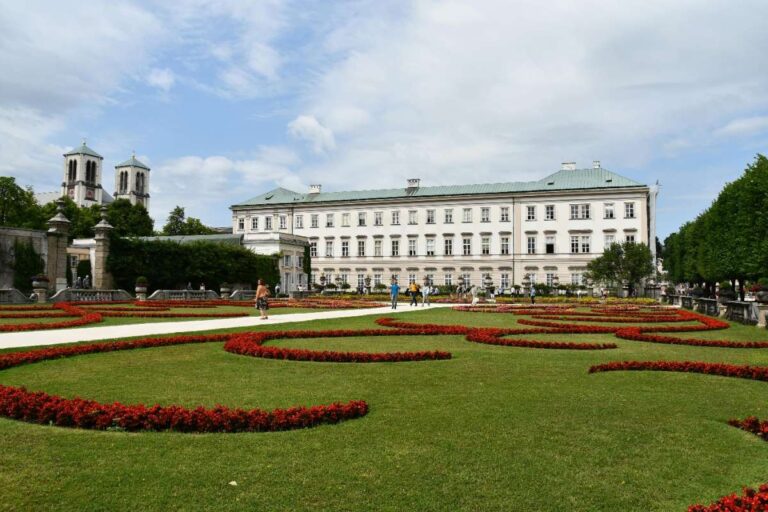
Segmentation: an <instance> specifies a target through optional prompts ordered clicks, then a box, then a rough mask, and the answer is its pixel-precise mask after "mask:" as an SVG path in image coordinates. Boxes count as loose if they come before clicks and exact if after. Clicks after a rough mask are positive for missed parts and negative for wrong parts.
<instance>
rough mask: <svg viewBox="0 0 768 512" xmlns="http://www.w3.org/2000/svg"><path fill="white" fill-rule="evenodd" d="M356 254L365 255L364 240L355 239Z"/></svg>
mask: <svg viewBox="0 0 768 512" xmlns="http://www.w3.org/2000/svg"><path fill="white" fill-rule="evenodd" d="M357 255H358V256H365V240H358V241H357Z"/></svg>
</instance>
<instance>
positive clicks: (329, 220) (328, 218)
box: [325, 213, 333, 228]
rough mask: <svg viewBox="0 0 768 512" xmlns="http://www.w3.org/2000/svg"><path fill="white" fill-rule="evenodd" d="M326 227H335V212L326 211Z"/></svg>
mask: <svg viewBox="0 0 768 512" xmlns="http://www.w3.org/2000/svg"><path fill="white" fill-rule="evenodd" d="M325 227H327V228H332V227H333V214H332V213H326V214H325Z"/></svg>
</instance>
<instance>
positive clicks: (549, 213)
mask: <svg viewBox="0 0 768 512" xmlns="http://www.w3.org/2000/svg"><path fill="white" fill-rule="evenodd" d="M544 218H545V219H546V220H555V205H553V204H548V205H546V206H544Z"/></svg>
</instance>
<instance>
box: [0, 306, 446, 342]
mask: <svg viewBox="0 0 768 512" xmlns="http://www.w3.org/2000/svg"><path fill="white" fill-rule="evenodd" d="M452 305H453V304H433V305H432V306H431V307H432V308H440V307H449V306H452ZM427 309H429V308H427V307H421V306H419V307H418V308H416V307H411V306H408V305H403V304H399V305H398V307H397V309H395V310H393V309H392V308H391V307H389V306H382V307H380V308H370V309H342V310H328V311H317V312H314V313H288V314H285V315H270V317H269V319H267V320H260V319H259V317H258V316H244V317H237V318H217V319H212V320H190V321H184V322H155V323H143V324H128V325H114V326H107V327H98V325H99V324H94V326H93V327H79V328H77V329H53V330H47V331H26V332H9V333H0V348H18V347H35V346H40V345H59V344H63V343H75V342H78V341H96V340H109V339H115V338H131V337H134V336H154V335H158V334H173V333H180V332H195V331H210V330H214V329H230V328H233V327H258V326H261V325H273V324H288V323H295V322H306V321H309V320H327V319H331V318H351V317H356V316H366V315H389V314H400V313H407V312H408V311H417V310H418V311H422V310H427Z"/></svg>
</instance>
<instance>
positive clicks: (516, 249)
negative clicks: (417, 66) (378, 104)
mask: <svg viewBox="0 0 768 512" xmlns="http://www.w3.org/2000/svg"><path fill="white" fill-rule="evenodd" d="M657 194H658V186H656V185H652V186H648V185H643V184H641V183H638V182H635V181H633V180H631V179H628V178H625V177H623V176H620V175H618V174H615V173H613V172H611V171H608V170H606V169H603V168H602V166H601V165H600V162H598V161H595V162H593V165H592V167H591V168H586V169H577V167H576V164H575V163H573V162H567V163H564V164H563V166H562V168H561V170H560V171H558V172H556V173H554V174H551V175H549V176H547V177H545V178H542V179H540V180H538V181H531V182H511V183H494V184H479V185H454V186H437V187H422V186H421V184H420V180H418V179H409V180H408V181H407V183H406V186H405V187H403V188H397V189H384V190H361V191H350V192H322V190H321V186H320V185H312V186H311V187H310V190H309V191H308V192H307V193H300V192H294V191H291V190H286V189H284V188H277V189H275V190H272V191H269V192H266V193H264V194H261V195H258V196H256V197H254V198H252V199H249V200H247V201H244V202H242V203H239V204H235V205H232V206H231V207H230V209H231V210H232V224H233V232H234V233H236V234H237V233H241V234H243V235H244V239H245V241H246V242H247V240H248V238H249V237H253V238H254V239H257V238H259V237H262V236H264V233H285V234H290V235H293V236H298V237H304V238H305V239H306V240H307V242H308V243H309V244H310V252H311V263H312V277H313V280H315V281H316V282H317V281H318V280H319V278H320V277H321V276H325V278H326V282H338V280H339V279H340V280H341V281H343V282H347V283H349V284H350V285H351V286H352V287H353V288H356V287H358V286H363V283H364V282H365V278H366V277H369V278H370V279H371V286H373V285H375V284H377V283H384V284H388V283H389V282H390V279H392V278H393V277H394V278H396V279H398V280H399V282H400V283H401V284H402V283H409V282H413V281H417V282H419V283H421V282H422V281H423V279H424V278H428V279H430V280H431V281H432V283H433V284H435V285H438V286H440V285H448V284H454V285H455V284H458V282H459V278H462V279H463V281H464V283H465V284H478V285H479V284H481V282H482V280H483V279H485V278H486V277H487V276H490V278H491V280H492V282H493V284H494V286H496V287H499V288H501V289H509V288H510V287H512V286H514V285H520V284H521V283H522V282H523V279H524V278H525V277H526V276H527V277H528V278H529V279H531V281H533V282H537V283H546V284H549V285H552V284H557V283H559V284H583V283H584V273H585V272H586V266H587V263H588V262H589V261H590V260H592V259H594V258H596V257H597V256H599V255H600V254H602V252H603V250H604V249H605V248H606V247H608V246H609V245H610V244H611V243H613V242H623V241H635V242H642V243H645V244H647V245H649V247H650V248H651V251H652V252H654V253H655V249H656V244H655V237H656V233H655V231H656V228H655V224H656V222H655V212H656V196H657ZM298 259H299V258H296V261H293V262H291V264H292V265H293V266H294V267H298V268H300V265H299V261H298ZM284 263H287V262H284ZM282 270H285V269H282ZM295 270H296V268H294V271H295ZM293 275H298V277H297V278H288V276H286V278H288V279H289V282H285V280H284V282H283V283H282V284H283V289H285V290H294V289H296V286H297V285H299V284H301V285H306V282H302V281H301V280H302V276H303V278H304V279H306V276H305V275H303V274H301V273H300V271H299V272H293Z"/></svg>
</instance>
